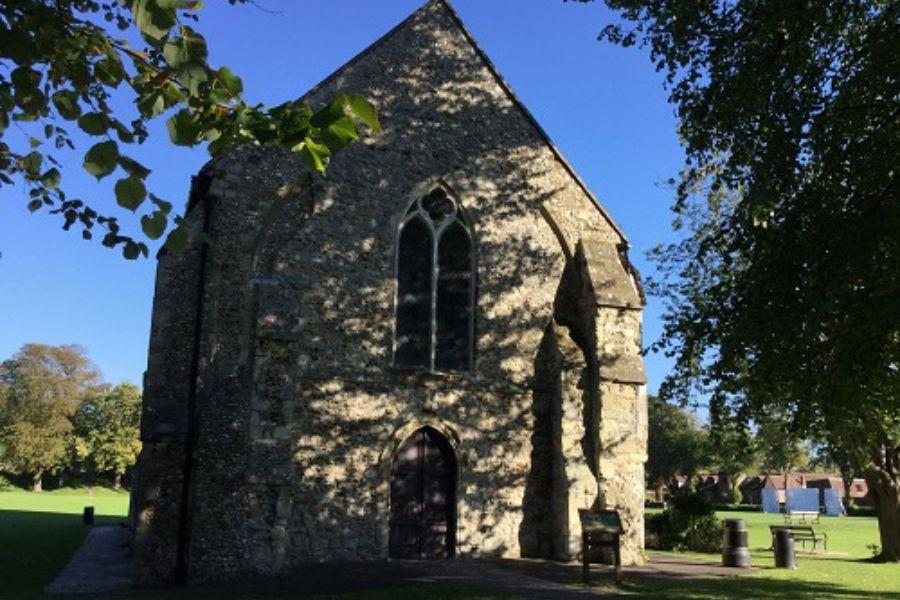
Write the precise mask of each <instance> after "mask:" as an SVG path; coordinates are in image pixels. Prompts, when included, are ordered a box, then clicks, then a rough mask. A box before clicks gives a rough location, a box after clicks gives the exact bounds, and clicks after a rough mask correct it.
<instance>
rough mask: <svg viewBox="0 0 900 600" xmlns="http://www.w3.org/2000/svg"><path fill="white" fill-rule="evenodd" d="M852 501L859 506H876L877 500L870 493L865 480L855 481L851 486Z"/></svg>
mask: <svg viewBox="0 0 900 600" xmlns="http://www.w3.org/2000/svg"><path fill="white" fill-rule="evenodd" d="M850 499H851V500H853V502H854V503H855V504H857V505H858V506H875V499H874V498H873V497H872V494H871V493H870V492H869V485H868V484H867V483H866V480H865V479H859V478H858V479H854V480H853V483H851V484H850Z"/></svg>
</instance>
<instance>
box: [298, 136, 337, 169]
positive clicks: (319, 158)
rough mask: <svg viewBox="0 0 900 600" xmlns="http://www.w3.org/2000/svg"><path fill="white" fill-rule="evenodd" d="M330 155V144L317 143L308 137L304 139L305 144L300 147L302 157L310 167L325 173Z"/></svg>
mask: <svg viewBox="0 0 900 600" xmlns="http://www.w3.org/2000/svg"><path fill="white" fill-rule="evenodd" d="M330 155H331V152H330V151H329V150H328V146H324V145H322V144H317V143H316V142H314V141H313V140H311V139H310V138H308V137H307V138H305V139H304V140H303V146H302V147H301V148H300V158H301V160H303V162H304V163H306V166H308V167H309V168H310V169H314V170H316V171H318V172H319V173H324V172H325V163H326V161H327V160H328V157H329V156H330Z"/></svg>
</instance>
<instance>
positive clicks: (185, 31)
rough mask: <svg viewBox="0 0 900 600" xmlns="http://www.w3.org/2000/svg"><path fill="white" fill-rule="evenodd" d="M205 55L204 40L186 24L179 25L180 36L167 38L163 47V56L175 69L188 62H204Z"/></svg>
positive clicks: (206, 53) (206, 52)
mask: <svg viewBox="0 0 900 600" xmlns="http://www.w3.org/2000/svg"><path fill="white" fill-rule="evenodd" d="M207 56H208V51H207V48H206V40H205V39H203V36H202V35H200V34H199V33H197V32H196V31H194V30H193V29H191V28H190V27H188V26H186V25H184V26H182V27H181V37H172V38H169V39H168V40H166V44H165V46H164V47H163V57H164V58H165V59H166V62H167V63H168V64H169V66H171V67H173V68H176V69H177V68H179V67H181V66H183V65H185V64H188V63H204V62H206V59H207Z"/></svg>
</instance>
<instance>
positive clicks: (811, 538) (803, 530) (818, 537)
mask: <svg viewBox="0 0 900 600" xmlns="http://www.w3.org/2000/svg"><path fill="white" fill-rule="evenodd" d="M778 529H787V530H788V531H790V532H791V535H792V536H793V537H794V539H795V540H797V541H799V542H800V543H801V544H802V545H803V549H804V550H806V542H812V545H813V547H812V549H813V551H815V549H816V545H817V544H818V543H819V542H822V547H823V548H824V549H825V550H826V551H827V550H828V534H827V533H816V531H815V530H814V529H813V528H812V527H810V526H809V525H769V532H770V533H771V534H772V547H771V548H769V550H772V549H774V548H775V531H776V530H778Z"/></svg>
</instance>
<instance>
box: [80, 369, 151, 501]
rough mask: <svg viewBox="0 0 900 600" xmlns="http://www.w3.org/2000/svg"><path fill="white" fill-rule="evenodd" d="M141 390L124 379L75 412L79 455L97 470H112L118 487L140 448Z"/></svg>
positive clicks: (101, 391) (88, 400)
mask: <svg viewBox="0 0 900 600" xmlns="http://www.w3.org/2000/svg"><path fill="white" fill-rule="evenodd" d="M140 422H141V390H140V388H138V387H137V386H136V385H133V384H130V383H122V384H119V385H117V386H115V387H114V388H112V389H103V390H100V391H98V392H96V393H94V394H91V395H90V396H88V397H87V398H86V399H85V400H84V401H83V402H82V403H81V405H80V406H79V407H78V410H77V411H76V412H75V415H74V416H73V419H72V423H73V428H74V431H73V433H74V450H75V456H76V457H77V459H78V460H79V461H80V462H81V463H82V464H83V465H84V466H86V467H87V469H88V470H90V471H92V472H94V473H112V474H113V475H114V480H115V486H116V487H117V488H118V487H119V485H120V483H121V479H122V476H123V475H124V474H125V471H126V470H127V469H128V468H129V467H131V466H132V465H134V463H135V462H136V461H137V457H138V453H140V450H141V442H140V438H139V431H138V430H139V427H140Z"/></svg>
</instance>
